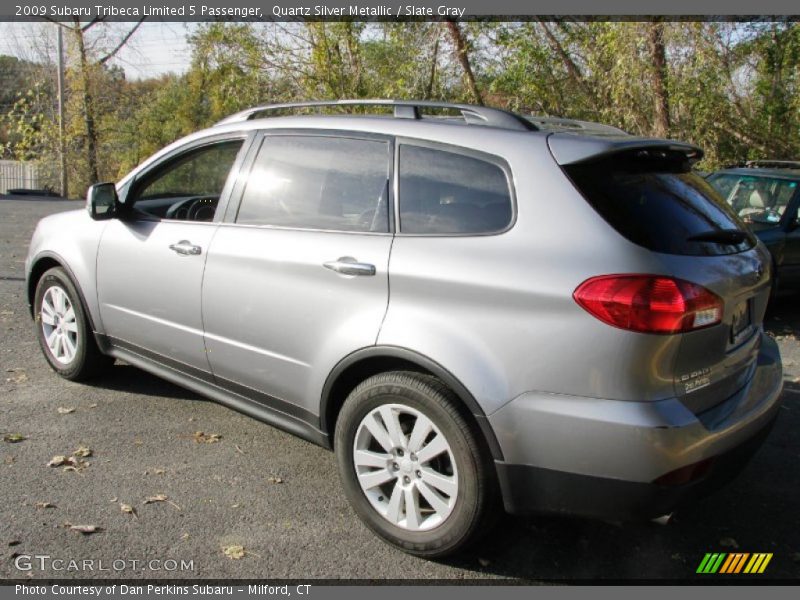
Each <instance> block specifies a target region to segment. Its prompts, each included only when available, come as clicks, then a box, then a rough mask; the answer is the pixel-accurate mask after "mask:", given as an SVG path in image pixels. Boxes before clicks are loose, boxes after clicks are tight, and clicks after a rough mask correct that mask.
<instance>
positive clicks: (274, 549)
mask: <svg viewBox="0 0 800 600" xmlns="http://www.w3.org/2000/svg"><path fill="white" fill-rule="evenodd" d="M81 206H82V205H80V204H79V203H76V202H73V201H54V200H52V199H36V198H28V199H24V200H14V199H9V198H8V197H5V198H4V197H2V196H0V434H1V435H2V436H3V441H0V473H1V474H2V476H1V477H0V548H2V552H3V553H4V558H3V560H2V561H1V562H0V577H2V578H5V579H29V578H30V579H35V578H53V577H58V578H62V577H63V578H87V577H101V578H112V577H116V578H126V579H141V578H162V577H163V578H214V579H217V578H220V579H221V578H295V579H310V578H358V579H383V578H388V579H411V580H419V579H431V578H433V579H475V578H512V579H525V580H530V581H543V580H544V581H546V580H553V579H558V580H565V579H566V580H576V579H611V580H628V579H631V580H633V579H647V580H654V579H665V580H684V579H692V578H696V577H699V578H701V581H704V580H703V579H702V578H703V577H705V578H708V577H714V576H709V575H703V576H699V575H695V570H696V569H697V566H698V564H699V563H700V561H701V559H702V558H703V556H704V555H705V553H707V552H734V551H738V552H751V553H753V552H769V553H773V554H774V557H773V559H772V561H771V562H770V564H769V566H768V568H767V570H766V572H765V573H764V574H763V575H754V576H747V577H749V578H750V581H749V583H757V582H758V580H762V579H766V578H779V579H797V578H798V576H800V433H799V431H798V430H800V383H799V382H800V377H798V376H799V375H800V342H799V341H798V339H797V336H798V333H800V302H799V301H798V300H800V298H798V296H787V297H784V298H781V299H779V301H778V303H777V306H776V309H775V312H774V315H773V317H772V318H771V319H770V320H769V321H768V324H767V327H768V330H769V332H770V334H771V335H773V336H775V338H776V339H777V340H778V343H779V344H780V347H781V351H782V354H783V358H784V364H785V377H786V382H785V391H784V395H783V401H784V404H783V407H782V409H781V413H780V417H779V419H778V421H777V423H776V425H775V428H774V430H773V432H772V433H771V435H770V437H769V438H768V439H767V441H766V443H765V445H764V446H763V447H762V449H761V450H760V451H759V452H758V454H757V455H756V456H755V457H754V459H753V460H752V461H751V462H750V463H749V465H748V466H747V467H746V469H745V471H744V472H743V473H742V474H741V476H740V477H739V478H738V479H736V480H735V481H734V482H733V483H732V484H730V485H729V486H728V487H726V488H724V489H723V490H721V491H719V492H717V493H716V494H714V495H713V496H710V497H708V498H706V499H704V500H702V501H699V502H697V503H696V504H694V505H692V506H690V507H687V508H685V509H683V510H681V511H679V512H678V513H677V514H676V515H675V517H674V519H673V521H672V522H671V523H670V524H668V525H658V524H655V523H650V522H647V523H634V524H618V523H607V522H599V521H589V520H582V519H570V518H556V517H530V518H524V519H523V518H511V517H507V518H506V519H504V520H502V521H501V522H500V524H499V525H498V527H497V529H496V531H494V532H493V534H492V535H491V536H490V537H489V539H488V540H486V541H485V542H484V543H482V544H480V545H479V546H478V547H477V548H475V549H473V550H471V551H469V552H468V553H466V554H465V555H463V556H460V557H458V558H455V559H451V560H446V561H440V562H433V561H427V560H422V559H418V558H414V557H411V556H408V555H406V554H404V553H402V552H400V551H397V550H395V549H393V548H391V547H389V546H387V545H386V544H384V543H382V542H381V541H380V540H379V539H378V538H376V537H375V536H374V535H373V534H372V533H371V532H370V531H368V530H367V528H366V527H365V526H364V525H362V524H361V522H360V521H359V520H358V518H357V517H356V515H355V513H354V512H353V511H352V510H351V509H350V507H349V505H348V503H347V501H346V499H345V497H344V495H343V493H342V490H341V487H340V484H339V479H338V474H337V472H336V464H335V460H334V456H333V454H331V453H330V452H328V451H326V450H323V449H322V448H318V447H316V446H313V445H311V444H309V443H307V442H304V441H302V440H300V439H297V438H295V437H293V436H291V435H289V434H287V433H283V432H282V431H279V430H277V429H275V428H272V427H270V426H268V425H264V424H262V423H260V422H257V421H255V420H253V419H250V418H248V417H245V416H243V415H241V414H238V413H236V412H233V411H231V410H229V409H227V408H224V407H222V406H219V405H217V404H215V403H213V402H210V401H205V400H203V399H202V398H200V397H198V396H196V395H195V394H193V393H191V392H188V391H185V390H183V389H181V388H178V387H175V386H173V385H171V384H169V383H166V382H164V381H161V380H159V379H157V378H155V377H153V376H151V375H148V374H146V373H144V372H142V371H139V370H137V369H135V368H133V367H131V366H127V365H123V364H120V363H117V365H115V366H114V367H113V368H112V369H111V371H110V372H109V373H108V375H106V376H104V377H103V378H102V379H99V380H97V381H94V382H92V383H91V385H87V384H77V383H71V382H68V381H65V380H62V379H60V378H59V377H57V376H56V375H55V373H53V371H51V370H50V368H49V367H48V366H47V363H46V362H45V360H44V358H43V357H42V356H41V354H40V350H39V347H38V344H37V342H36V338H35V336H34V329H33V324H32V321H31V319H30V317H29V314H28V310H27V306H26V300H25V293H24V289H23V288H24V259H25V254H26V250H27V244H28V241H29V239H30V235H31V233H32V232H33V228H34V226H35V224H36V222H37V220H38V219H39V218H41V217H43V216H45V215H47V214H50V213H54V212H58V211H63V210H70V209H75V208H81ZM121 268H124V265H121ZM143 285H144V284H143ZM17 436H22V437H24V438H25V439H24V440H21V441H14V440H16V439H17ZM6 440H8V441H6ZM81 449H83V450H81ZM76 451H77V455H73V453H75V452H76ZM81 454H88V456H80V455H81ZM56 456H63V457H66V458H69V457H71V459H72V460H71V461H70V462H73V463H75V464H74V465H70V464H66V465H63V466H60V467H56V466H48V463H49V462H51V461H52V459H53V458H54V457H56ZM76 526H77V527H79V528H80V526H91V527H94V528H96V529H97V530H96V532H94V533H82V532H81V531H80V530H79V529H75V527H76ZM28 556H31V557H36V556H49V557H50V558H48V559H42V558H39V559H36V558H31V559H27V558H25V557H28ZM154 560H155V561H158V562H148V561H154ZM56 561H63V562H56ZM70 561H75V562H74V563H70ZM84 561H92V562H84ZM121 561H122V562H121ZM139 561H141V562H139ZM172 561H174V562H172ZM28 563H32V564H31V568H30V569H28V568H27V565H28ZM181 563H183V566H182V565H181ZM42 566H44V568H43V569H42V568H40V567H42ZM73 566H74V567H75V568H74V569H72V567H73ZM87 567H91V568H87ZM100 568H104V569H106V570H103V571H101V570H99V569H100ZM182 568H183V569H184V570H181V569H182ZM740 577H743V576H740Z"/></svg>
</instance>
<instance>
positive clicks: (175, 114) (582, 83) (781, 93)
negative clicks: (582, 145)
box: [0, 20, 800, 195]
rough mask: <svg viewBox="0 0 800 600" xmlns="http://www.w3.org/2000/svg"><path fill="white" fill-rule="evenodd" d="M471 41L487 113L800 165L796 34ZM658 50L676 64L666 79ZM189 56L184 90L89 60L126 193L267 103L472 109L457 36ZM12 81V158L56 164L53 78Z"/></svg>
mask: <svg viewBox="0 0 800 600" xmlns="http://www.w3.org/2000/svg"><path fill="white" fill-rule="evenodd" d="M655 27H657V28H658V29H659V30H658V37H657V38H656V37H654V36H653V34H654V28H655ZM460 31H461V34H462V36H463V42H464V43H465V44H466V51H467V60H468V62H469V66H470V68H471V71H472V72H473V73H474V76H475V84H476V86H477V88H478V89H479V90H480V92H481V95H482V96H483V98H484V101H485V102H487V103H488V104H491V105H495V106H503V107H509V108H512V109H514V110H518V111H522V112H529V113H534V114H539V115H557V116H564V117H572V118H578V119H586V120H593V121H600V122H604V123H608V124H612V125H616V126H619V127H621V128H623V129H625V130H626V131H629V132H631V133H633V134H637V135H653V134H655V133H657V132H658V131H659V127H661V129H660V130H661V131H665V130H666V131H668V135H669V136H670V137H673V138H676V139H683V140H688V141H691V142H694V143H696V144H698V145H700V146H701V147H703V148H704V149H705V151H706V159H705V161H704V164H703V165H702V166H703V167H704V168H714V167H717V166H720V165H722V164H725V163H729V162H733V161H738V160H742V159H749V158H775V159H798V158H800V136H799V135H798V133H800V89H798V88H800V66H798V65H800V24H798V23H793V22H753V23H728V22H720V23H714V22H669V23H667V22H664V23H657V24H654V23H653V22H643V23H637V22H572V21H566V20H565V21H559V22H538V21H532V22H524V23H500V22H471V23H461V24H460ZM656 39H657V40H658V43H659V44H660V46H661V50H663V52H662V54H661V56H663V57H665V59H666V65H665V67H664V68H663V69H661V70H659V69H657V68H656V67H655V66H654V59H655V58H657V57H658V56H659V54H658V53H656V52H655V49H654V45H653V44H654V43H656V42H654V40H656ZM189 43H190V45H191V48H192V60H191V66H190V68H189V70H188V71H187V72H186V73H185V74H183V75H180V76H178V75H168V76H162V77H158V78H153V79H146V80H141V81H128V80H126V79H125V77H124V74H123V73H122V71H121V70H119V69H113V68H108V67H107V66H105V65H102V64H100V63H99V61H94V62H92V61H91V60H90V61H89V64H88V67H87V69H88V71H87V75H88V81H89V88H90V89H89V91H90V96H91V98H92V106H93V110H94V114H95V119H94V125H95V127H96V130H97V146H98V150H97V154H98V157H99V163H100V164H99V169H98V170H99V175H100V177H101V178H102V179H117V178H119V177H121V176H122V175H123V174H124V173H126V172H127V171H129V170H130V169H131V168H132V167H134V166H135V165H137V164H138V163H140V162H141V161H142V160H144V159H145V158H147V157H148V156H149V155H151V154H152V153H153V152H155V151H157V150H158V149H160V148H162V147H164V146H165V145H166V144H168V143H170V142H172V141H174V140H176V139H178V138H180V137H182V136H184V135H186V134H189V133H191V132H193V131H196V130H197V129H199V128H202V127H205V126H208V125H210V124H212V123H214V122H216V121H218V120H220V119H222V118H223V117H225V116H227V115H229V114H231V113H234V112H236V111H239V110H241V109H243V108H246V107H250V106H255V105H259V104H264V103H275V102H288V101H297V100H306V99H337V98H345V97H354V98H368V97H379V98H380V97H384V98H417V99H442V100H449V101H469V99H470V98H471V97H472V94H471V92H470V90H469V89H467V87H466V86H465V78H464V72H465V65H464V64H463V63H462V62H461V61H459V57H458V56H457V53H456V52H455V49H454V45H453V44H454V42H453V39H452V36H450V35H449V34H448V30H447V26H446V24H445V23H439V22H407V23H397V22H386V23H362V22H353V21H348V22H319V23H268V24H249V23H207V24H203V25H201V26H200V27H199V28H197V29H196V30H195V31H194V33H193V34H192V35H191V36H190V38H189ZM70 53H71V56H72V59H71V60H70V62H69V69H68V71H67V119H66V122H65V125H66V147H67V158H68V164H69V169H70V180H71V182H72V185H71V192H72V193H73V194H74V195H82V194H83V191H84V189H85V185H86V183H87V158H86V153H85V148H86V144H85V138H86V123H85V119H84V112H83V110H84V109H83V104H82V103H83V99H82V97H81V94H82V89H83V88H82V86H83V78H82V73H81V72H80V70H79V64H77V62H76V59H75V54H74V53H75V49H74V48H72V49H70ZM90 58H91V57H90ZM0 74H2V75H3V76H4V77H3V81H4V82H5V83H6V85H5V86H4V87H3V89H2V90H0V147H1V148H2V151H3V155H4V156H6V157H14V158H19V159H21V160H28V159H31V158H39V159H41V160H49V161H51V162H53V161H54V160H55V159H56V157H57V155H58V135H57V123H56V117H55V111H54V108H55V97H54V91H53V81H54V70H53V68H52V66H49V67H48V66H40V65H35V64H33V63H25V62H24V61H19V60H17V59H13V58H11V57H2V56H0ZM656 83H658V84H659V86H660V87H659V86H657V85H655V84H656ZM659 89H660V91H657V90H659ZM664 108H666V118H663V117H664V116H665V115H664V110H663V109H664ZM659 110H661V112H660V113H659ZM659 115H661V117H662V119H661V121H660V122H658V117H659ZM665 125H666V129H664V126H665Z"/></svg>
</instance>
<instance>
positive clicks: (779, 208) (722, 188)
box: [709, 173, 797, 225]
mask: <svg viewBox="0 0 800 600" xmlns="http://www.w3.org/2000/svg"><path fill="white" fill-rule="evenodd" d="M709 181H710V182H711V184H712V185H713V186H714V187H715V188H717V190H719V192H720V193H721V194H722V195H723V197H724V198H725V200H726V201H727V202H728V204H730V205H731V207H732V208H733V210H734V211H735V212H736V214H738V215H739V216H740V217H741V218H742V219H743V220H744V221H745V222H746V223H759V224H773V225H777V224H778V222H779V221H780V220H781V217H782V216H783V213H784V212H785V211H786V205H787V204H789V202H790V201H791V199H792V198H793V197H794V194H795V192H796V191H797V181H792V180H789V179H780V178H773V177H762V176H753V175H737V174H733V173H724V174H720V175H713V176H711V177H710V178H709Z"/></svg>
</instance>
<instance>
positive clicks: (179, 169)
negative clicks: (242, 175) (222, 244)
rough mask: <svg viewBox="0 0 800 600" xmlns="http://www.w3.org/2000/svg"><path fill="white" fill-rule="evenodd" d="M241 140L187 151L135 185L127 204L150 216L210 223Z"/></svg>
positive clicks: (240, 145) (146, 175) (151, 172)
mask: <svg viewBox="0 0 800 600" xmlns="http://www.w3.org/2000/svg"><path fill="white" fill-rule="evenodd" d="M242 143H243V141H242V140H231V141H224V142H218V143H215V144H208V145H205V146H201V147H199V148H196V149H193V150H189V151H188V152H186V153H185V154H182V155H180V156H178V157H176V158H174V159H171V160H169V161H168V162H167V163H166V164H164V165H159V166H158V167H156V168H155V169H154V170H153V171H150V172H149V173H146V174H145V175H144V176H143V177H142V178H141V179H138V180H137V181H136V182H135V183H134V187H133V190H132V195H131V196H130V198H129V199H128V200H127V202H126V204H130V205H132V206H133V209H134V211H136V212H137V213H139V214H142V215H147V216H151V217H158V218H166V219H177V220H182V221H211V220H213V219H214V214H215V212H216V209H217V203H218V202H219V197H220V195H221V194H222V190H223V188H224V187H225V182H226V181H227V180H228V175H229V174H230V172H231V169H232V168H233V163H234V161H235V160H236V156H237V154H238V153H239V150H240V149H241V147H242Z"/></svg>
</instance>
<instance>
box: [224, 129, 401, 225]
mask: <svg viewBox="0 0 800 600" xmlns="http://www.w3.org/2000/svg"><path fill="white" fill-rule="evenodd" d="M388 181H389V144H388V143H387V142H382V141H372V140H358V139H350V138H337V137H323V136H267V137H266V138H264V142H263V144H262V145H261V149H260V150H259V152H258V156H257V157H256V161H255V165H254V166H253V170H252V172H251V173H250V177H249V178H248V181H247V186H246V187H245V190H244V195H243V196H242V203H241V206H240V208H239V214H238V216H237V218H236V221H237V222H238V223H246V224H254V225H277V226H282V227H298V228H309V229H327V230H335V231H374V232H387V231H389V210H388V204H389V186H388Z"/></svg>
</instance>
